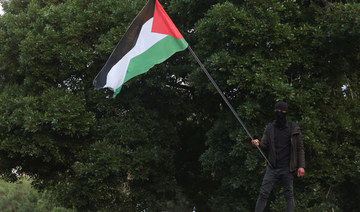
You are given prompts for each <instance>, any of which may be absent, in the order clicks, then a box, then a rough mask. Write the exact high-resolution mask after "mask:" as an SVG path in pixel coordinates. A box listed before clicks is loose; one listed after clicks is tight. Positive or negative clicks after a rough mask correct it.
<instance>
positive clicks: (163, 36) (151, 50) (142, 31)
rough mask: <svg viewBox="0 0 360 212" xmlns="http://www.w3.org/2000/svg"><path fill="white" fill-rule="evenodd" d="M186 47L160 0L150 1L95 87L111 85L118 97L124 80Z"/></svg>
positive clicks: (119, 45) (125, 36)
mask: <svg viewBox="0 0 360 212" xmlns="http://www.w3.org/2000/svg"><path fill="white" fill-rule="evenodd" d="M187 46H188V44H187V42H186V41H185V39H184V37H183V36H182V35H181V34H180V32H179V30H178V29H177V28H176V26H175V25H174V23H173V22H172V21H171V19H170V18H169V16H168V15H167V14H166V12H165V10H164V9H163V8H162V6H161V5H160V3H159V2H158V0H149V1H148V3H147V4H146V5H145V7H144V8H143V9H142V10H141V12H140V13H139V14H138V15H137V17H136V18H135V19H134V21H133V22H132V24H131V25H130V27H129V29H128V30H127V31H126V33H125V34H124V36H123V38H122V39H121V40H120V42H119V43H118V45H117V46H116V48H115V49H114V51H113V52H112V54H111V55H110V58H109V59H108V61H107V62H106V64H105V66H104V67H103V68H102V69H101V71H100V72H99V74H98V75H97V76H96V77H95V79H94V82H93V84H94V86H95V89H100V88H110V89H111V90H113V91H114V97H115V96H116V95H117V94H118V93H119V92H120V89H121V86H122V85H123V84H124V83H125V82H127V81H128V80H130V79H131V78H133V77H135V76H137V75H140V74H142V73H145V72H147V71H148V70H149V69H150V68H152V67H153V66H154V65H156V64H159V63H162V62H163V61H165V60H166V59H168V58H169V57H171V55H173V54H174V53H176V52H178V51H182V50H184V49H186V48H187Z"/></svg>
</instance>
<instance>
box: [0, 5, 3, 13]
mask: <svg viewBox="0 0 360 212" xmlns="http://www.w3.org/2000/svg"><path fill="white" fill-rule="evenodd" d="M2 14H4V11H3V9H2V6H1V4H0V15H2Z"/></svg>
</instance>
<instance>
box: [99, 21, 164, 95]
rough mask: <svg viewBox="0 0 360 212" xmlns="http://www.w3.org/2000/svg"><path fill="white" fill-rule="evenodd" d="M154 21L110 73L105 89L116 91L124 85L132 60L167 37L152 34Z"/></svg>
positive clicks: (145, 26) (148, 23) (146, 25)
mask: <svg viewBox="0 0 360 212" xmlns="http://www.w3.org/2000/svg"><path fill="white" fill-rule="evenodd" d="M153 19H154V18H151V19H149V20H148V21H147V22H146V23H145V24H144V25H143V27H142V28H141V31H140V34H139V37H138V40H137V41H136V44H135V46H134V48H132V49H131V50H130V51H129V52H128V53H127V54H126V55H125V56H124V57H123V58H122V59H121V60H120V61H119V62H117V63H116V64H115V65H114V66H113V67H112V68H111V70H110V71H109V73H108V75H107V79H106V85H105V86H104V87H109V88H112V89H113V90H114V91H115V90H116V89H117V88H119V87H120V86H121V85H122V84H123V83H124V79H125V76H126V72H127V69H128V66H129V63H130V60H131V59H132V58H134V57H136V56H138V55H140V54H142V53H144V52H145V51H146V50H148V49H149V48H150V47H151V46H153V45H154V44H155V43H157V42H159V41H160V40H161V39H163V38H165V37H166V36H167V35H164V34H159V33H153V32H151V28H152V24H153Z"/></svg>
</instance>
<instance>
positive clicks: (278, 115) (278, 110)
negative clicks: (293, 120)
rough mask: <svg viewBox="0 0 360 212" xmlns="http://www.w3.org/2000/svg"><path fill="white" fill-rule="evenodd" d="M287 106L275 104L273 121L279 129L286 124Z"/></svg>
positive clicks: (280, 103) (283, 103)
mask: <svg viewBox="0 0 360 212" xmlns="http://www.w3.org/2000/svg"><path fill="white" fill-rule="evenodd" d="M288 111H289V110H288V105H287V104H286V102H281V101H280V102H277V103H276V104H275V110H274V112H275V119H276V125H277V126H279V127H284V126H285V124H286V114H287V112H288Z"/></svg>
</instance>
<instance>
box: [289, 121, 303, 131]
mask: <svg viewBox="0 0 360 212" xmlns="http://www.w3.org/2000/svg"><path fill="white" fill-rule="evenodd" d="M288 124H289V127H290V129H291V131H292V132H293V133H300V132H301V130H300V127H299V125H297V124H296V123H294V122H291V121H288Z"/></svg>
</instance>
